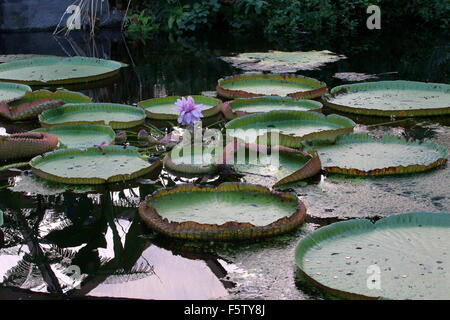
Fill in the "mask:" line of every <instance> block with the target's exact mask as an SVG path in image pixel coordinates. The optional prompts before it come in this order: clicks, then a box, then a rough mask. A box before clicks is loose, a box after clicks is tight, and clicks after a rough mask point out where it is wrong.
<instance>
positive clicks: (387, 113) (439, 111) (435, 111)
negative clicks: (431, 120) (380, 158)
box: [322, 80, 450, 117]
mask: <svg viewBox="0 0 450 320" xmlns="http://www.w3.org/2000/svg"><path fill="white" fill-rule="evenodd" d="M384 85H385V86H388V87H389V86H392V87H393V88H404V87H406V86H422V87H424V88H430V87H440V88H442V87H443V88H447V90H450V85H448V84H444V83H432V82H420V81H406V80H392V81H368V82H359V83H352V84H345V85H340V86H337V87H334V88H332V89H331V90H330V93H329V94H327V95H324V96H323V97H322V102H323V103H324V105H325V106H327V107H329V108H332V109H335V110H338V111H342V112H347V113H354V114H361V115H371V116H380V117H391V116H392V117H420V116H436V115H444V114H450V104H449V105H448V106H443V107H441V108H423V109H411V110H380V109H373V108H370V109H369V108H360V107H352V106H347V105H341V104H336V103H333V102H332V100H333V98H334V97H335V96H337V95H339V94H346V93H347V92H349V91H350V92H353V91H359V90H358V89H361V91H369V90H370V89H371V88H373V87H379V86H384ZM386 89H387V88H386Z"/></svg>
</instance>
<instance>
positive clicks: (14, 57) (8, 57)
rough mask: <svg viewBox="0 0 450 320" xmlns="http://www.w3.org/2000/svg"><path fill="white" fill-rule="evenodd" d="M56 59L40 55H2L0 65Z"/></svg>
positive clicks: (0, 55)
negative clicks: (46, 58)
mask: <svg viewBox="0 0 450 320" xmlns="http://www.w3.org/2000/svg"><path fill="white" fill-rule="evenodd" d="M42 57H54V56H49V55H40V54H0V63H6V62H12V61H17V60H25V59H30V58H42Z"/></svg>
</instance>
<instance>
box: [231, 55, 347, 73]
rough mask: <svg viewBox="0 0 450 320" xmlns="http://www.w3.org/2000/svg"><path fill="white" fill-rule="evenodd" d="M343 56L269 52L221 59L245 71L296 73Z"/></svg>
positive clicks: (316, 67)
mask: <svg viewBox="0 0 450 320" xmlns="http://www.w3.org/2000/svg"><path fill="white" fill-rule="evenodd" d="M345 58H346V57H345V56H342V55H336V54H335V53H333V52H331V51H328V50H322V51H315V50H313V51H294V52H285V51H269V52H247V53H240V54H238V55H236V56H234V57H222V60H224V61H226V62H229V63H231V64H232V65H233V66H234V67H236V68H239V69H242V70H247V71H270V72H296V71H299V70H316V69H318V68H320V67H322V66H323V65H325V64H326V63H330V62H334V61H338V60H341V59H345Z"/></svg>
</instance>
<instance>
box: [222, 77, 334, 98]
mask: <svg viewBox="0 0 450 320" xmlns="http://www.w3.org/2000/svg"><path fill="white" fill-rule="evenodd" d="M259 79H270V80H275V81H280V82H291V83H303V84H304V83H307V84H309V85H311V86H312V87H313V88H314V89H311V90H306V91H293V92H292V93H289V94H288V95H287V96H288V97H291V98H295V99H315V98H319V97H321V96H323V95H324V94H326V93H327V92H328V89H327V85H326V83H325V82H321V81H319V80H317V79H314V78H309V77H305V76H300V75H296V74H264V73H251V74H238V75H233V76H229V77H224V78H221V79H219V80H218V82H217V86H216V92H217V94H218V95H219V96H221V97H223V98H226V99H235V98H252V97H261V96H267V95H266V94H258V93H252V92H247V91H243V90H233V89H226V88H224V87H223V84H226V83H231V82H236V81H245V80H259ZM275 96H278V95H275Z"/></svg>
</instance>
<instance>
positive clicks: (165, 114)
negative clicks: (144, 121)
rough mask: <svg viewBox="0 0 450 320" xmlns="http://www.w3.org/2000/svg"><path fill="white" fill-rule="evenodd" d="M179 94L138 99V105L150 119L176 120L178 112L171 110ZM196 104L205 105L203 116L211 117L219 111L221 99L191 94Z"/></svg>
mask: <svg viewBox="0 0 450 320" xmlns="http://www.w3.org/2000/svg"><path fill="white" fill-rule="evenodd" d="M180 98H181V97H179V96H170V97H163V98H154V99H148V100H144V101H140V102H139V103H138V106H140V107H142V108H144V109H145V113H146V114H147V117H149V118H150V119H158V120H176V119H178V112H177V111H175V110H173V108H175V107H176V105H175V102H176V101H177V100H178V99H180ZM192 98H193V99H194V101H195V103H196V104H203V105H205V106H206V107H207V109H204V110H203V111H202V114H203V116H204V117H211V116H213V115H216V114H217V113H219V112H220V109H219V108H218V107H217V106H218V105H219V103H221V100H219V99H215V98H210V97H205V96H195V95H194V96H192Z"/></svg>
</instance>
